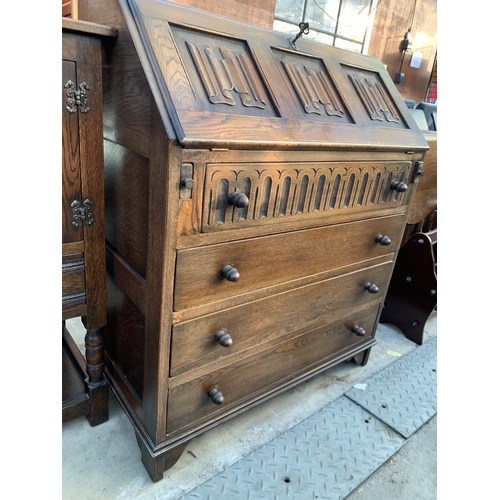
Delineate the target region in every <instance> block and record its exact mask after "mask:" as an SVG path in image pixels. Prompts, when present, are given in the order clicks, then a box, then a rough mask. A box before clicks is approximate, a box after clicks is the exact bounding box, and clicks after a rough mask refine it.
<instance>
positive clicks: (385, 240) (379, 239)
mask: <svg viewBox="0 0 500 500" xmlns="http://www.w3.org/2000/svg"><path fill="white" fill-rule="evenodd" d="M375 242H376V243H380V244H381V245H382V246H383V247H387V246H389V245H390V244H391V243H392V242H391V239H390V238H389V236H384V235H383V234H379V235H377V237H376V238H375Z"/></svg>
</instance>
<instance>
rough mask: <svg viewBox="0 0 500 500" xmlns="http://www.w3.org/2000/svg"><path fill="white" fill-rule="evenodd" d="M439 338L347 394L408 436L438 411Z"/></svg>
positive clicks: (346, 394)
mask: <svg viewBox="0 0 500 500" xmlns="http://www.w3.org/2000/svg"><path fill="white" fill-rule="evenodd" d="M436 345H437V338H435V339H433V340H431V341H429V342H426V343H425V344H423V345H422V346H421V347H419V348H418V349H417V350H415V351H413V352H411V353H409V354H407V355H406V356H404V357H402V358H401V359H400V360H398V362H396V363H393V364H392V365H390V366H388V367H387V368H385V369H384V370H381V371H380V372H378V373H377V374H375V375H373V376H372V377H370V378H369V379H367V380H365V382H364V383H365V384H366V388H365V389H364V390H359V389H356V388H355V387H353V388H351V389H349V390H348V391H347V392H346V393H345V396H347V397H348V398H349V399H351V400H352V401H355V402H356V403H358V404H359V405H361V406H362V407H363V408H364V409H365V410H367V411H369V412H370V413H372V414H373V415H375V416H376V417H378V418H379V419H380V420H382V421H383V422H384V423H386V424H387V425H388V426H389V427H391V428H392V429H394V430H395V431H397V432H399V433H400V434H401V435H402V436H404V437H406V438H408V437H410V436H411V435H412V434H413V433H414V432H415V431H417V430H418V429H419V428H420V427H422V425H424V424H425V423H426V422H427V421H428V420H429V419H431V418H432V417H433V416H434V415H435V414H436V412H437V389H436V379H437V355H436Z"/></svg>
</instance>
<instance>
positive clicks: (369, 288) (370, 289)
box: [363, 282, 378, 293]
mask: <svg viewBox="0 0 500 500" xmlns="http://www.w3.org/2000/svg"><path fill="white" fill-rule="evenodd" d="M363 288H364V290H367V291H368V293H378V286H377V285H375V284H374V283H370V282H368V283H365V286H364V287H363Z"/></svg>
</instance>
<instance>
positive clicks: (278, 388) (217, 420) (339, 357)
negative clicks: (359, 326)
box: [167, 337, 377, 447]
mask: <svg viewBox="0 0 500 500" xmlns="http://www.w3.org/2000/svg"><path fill="white" fill-rule="evenodd" d="M376 343H377V341H376V339H375V338H374V337H371V338H370V339H369V340H367V341H366V342H365V343H363V344H362V348H360V346H359V345H358V346H357V348H356V349H349V350H347V351H344V352H343V353H341V354H339V353H337V354H335V355H333V359H332V357H330V358H327V359H326V360H325V359H323V360H321V361H320V362H319V363H317V364H316V365H315V366H314V367H313V368H311V367H309V368H308V369H306V371H304V372H303V373H302V374H299V375H295V376H294V377H292V378H291V379H290V380H287V381H286V382H282V383H278V384H276V385H275V386H274V388H270V389H268V390H267V391H265V392H263V393H262V394H261V395H260V396H257V397H255V396H254V397H253V398H252V400H251V401H250V402H248V400H247V402H245V401H244V400H240V401H239V402H238V403H239V404H238V406H236V407H234V408H233V409H230V410H229V411H228V412H225V413H223V414H221V415H219V416H214V415H212V418H211V419H210V421H209V422H208V423H205V424H204V423H201V424H199V425H197V426H196V427H193V423H190V424H189V425H188V426H186V427H183V428H181V429H179V430H177V431H174V432H175V433H178V432H180V433H182V434H181V435H179V436H174V437H172V438H171V440H170V439H169V441H168V444H169V445H170V446H169V447H172V446H173V444H174V442H175V444H180V443H181V442H183V441H186V440H187V439H193V438H194V437H196V436H197V435H199V434H203V433H204V432H206V431H208V430H210V429H212V428H214V427H217V426H218V425H219V424H221V423H222V422H224V421H226V420H229V419H230V418H232V417H235V416H237V415H239V414H241V413H243V412H245V411H247V410H249V409H250V408H253V407H255V406H257V405H260V404H261V403H263V402H264V401H267V400H268V399H271V398H274V397H275V396H276V395H278V394H280V393H282V392H284V391H286V390H288V389H290V388H291V387H295V386H296V385H297V384H298V383H301V382H303V381H305V380H308V379H310V378H312V377H314V376H316V375H317V374H318V373H321V372H322V371H324V370H326V369H328V368H331V367H333V366H335V365H337V364H339V363H341V362H343V361H347V360H348V359H350V358H352V357H353V356H355V355H356V354H360V353H361V352H364V351H366V350H367V349H369V348H371V347H373V346H374V345H376ZM189 428H192V430H191V431H189V430H188V431H187V433H185V432H182V429H189ZM167 438H169V435H168V434H167Z"/></svg>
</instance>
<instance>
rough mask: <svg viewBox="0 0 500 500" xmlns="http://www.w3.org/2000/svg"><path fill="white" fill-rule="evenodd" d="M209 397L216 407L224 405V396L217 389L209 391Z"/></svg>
mask: <svg viewBox="0 0 500 500" xmlns="http://www.w3.org/2000/svg"><path fill="white" fill-rule="evenodd" d="M208 397H209V398H210V399H211V400H212V403H214V404H216V405H221V404H222V403H224V396H223V395H222V392H220V391H219V389H218V388H217V387H213V388H212V389H210V390H209V391H208Z"/></svg>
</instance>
